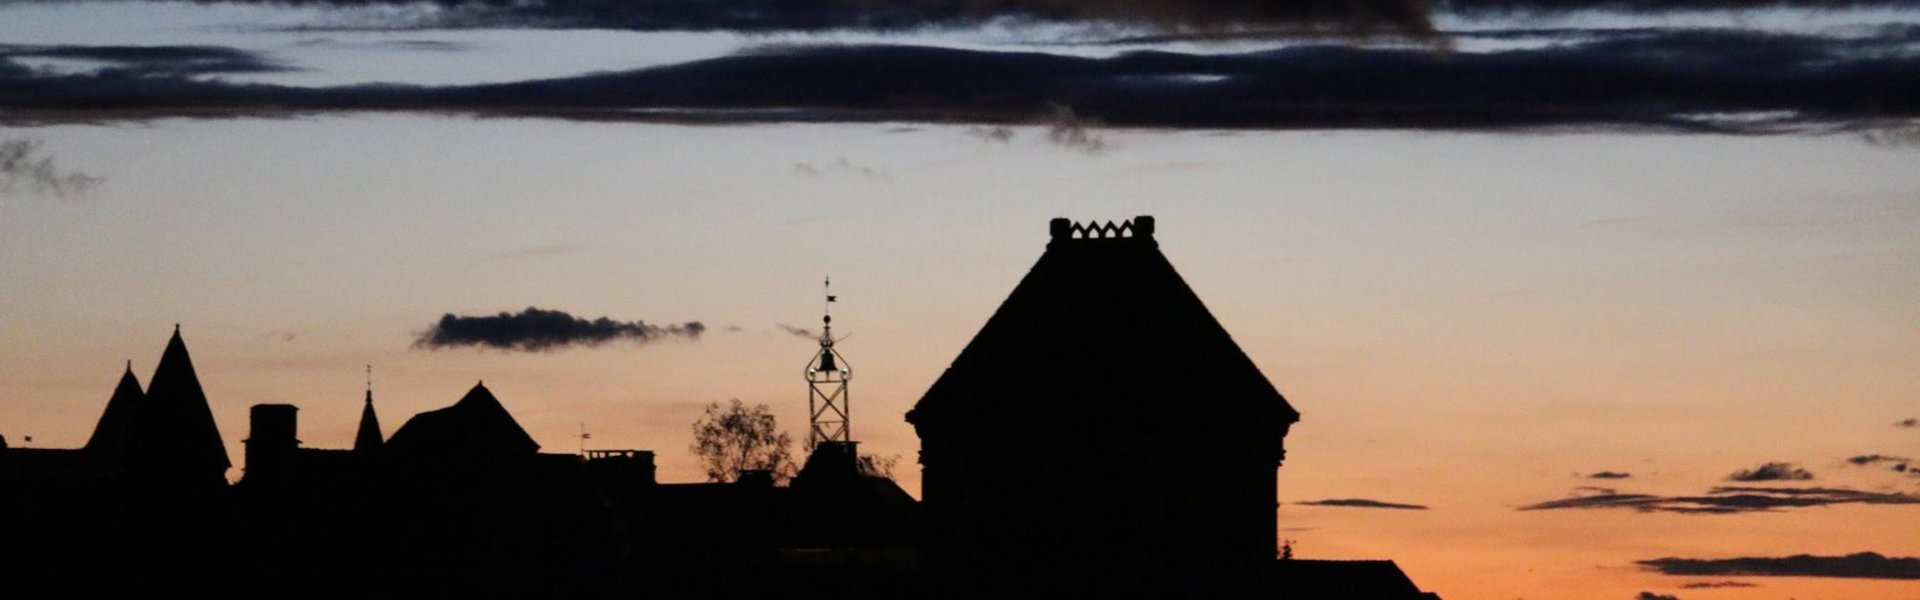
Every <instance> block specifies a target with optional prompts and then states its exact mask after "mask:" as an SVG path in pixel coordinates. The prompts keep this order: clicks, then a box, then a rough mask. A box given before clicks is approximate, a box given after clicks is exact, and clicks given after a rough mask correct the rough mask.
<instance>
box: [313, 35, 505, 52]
mask: <svg viewBox="0 0 1920 600" xmlns="http://www.w3.org/2000/svg"><path fill="white" fill-rule="evenodd" d="M293 45H294V46H299V47H305V48H313V47H323V48H343V49H357V50H406V51H415V52H463V51H466V50H470V49H472V48H473V46H472V45H470V44H465V43H461V42H450V41H446V40H367V41H346V40H338V39H334V38H324V37H323V38H308V39H304V40H300V41H297V42H294V43H293Z"/></svg>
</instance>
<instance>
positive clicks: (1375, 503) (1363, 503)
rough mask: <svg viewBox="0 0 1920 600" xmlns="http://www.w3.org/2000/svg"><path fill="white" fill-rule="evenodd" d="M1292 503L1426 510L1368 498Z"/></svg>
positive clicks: (1421, 507) (1298, 503)
mask: <svg viewBox="0 0 1920 600" xmlns="http://www.w3.org/2000/svg"><path fill="white" fill-rule="evenodd" d="M1294 504H1297V505H1301V506H1339V507H1345V508H1385V509H1392V510H1427V507H1426V506H1423V505H1419V504H1404V503H1400V502H1386V501H1382V500H1370V499H1367V498H1333V499H1328V500H1310V501H1306V502H1295V503H1294Z"/></svg>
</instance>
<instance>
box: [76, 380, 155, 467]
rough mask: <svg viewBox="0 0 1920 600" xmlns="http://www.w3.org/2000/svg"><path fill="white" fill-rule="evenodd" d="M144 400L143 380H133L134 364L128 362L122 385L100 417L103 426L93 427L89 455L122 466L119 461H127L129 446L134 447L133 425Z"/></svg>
mask: <svg viewBox="0 0 1920 600" xmlns="http://www.w3.org/2000/svg"><path fill="white" fill-rule="evenodd" d="M145 397H146V392H142V391H140V379H139V378H136V377H134V376H133V361H127V370H126V372H125V373H122V374H121V375H120V384H119V385H117V386H114V388H113V397H112V398H109V399H107V409H106V411H104V412H101V413H100V422H99V424H97V425H94V427H93V437H90V438H87V445H86V447H85V449H86V451H87V452H90V453H93V454H94V456H96V457H98V458H101V459H104V460H106V461H108V462H109V463H110V464H112V465H114V466H119V462H120V460H122V459H124V458H125V457H126V451H127V446H128V445H129V444H131V443H133V439H132V438H133V428H134V423H135V421H136V420H137V419H138V417H137V413H138V411H139V410H140V403H141V400H142V399H143V398H145Z"/></svg>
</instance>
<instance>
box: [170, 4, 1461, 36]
mask: <svg viewBox="0 0 1920 600" xmlns="http://www.w3.org/2000/svg"><path fill="white" fill-rule="evenodd" d="M198 1H202V2H210V1H215V0H198ZM219 1H225V2H248V3H271V4H290V5H295V6H330V7H349V8H351V7H363V6H382V5H384V6H403V5H404V6H414V7H418V6H421V5H428V6H435V7H438V8H442V9H444V10H437V11H413V12H410V13H407V14H406V15H405V17H406V18H403V19H400V20H398V21H397V22H395V23H392V24H390V25H391V26H394V27H399V28H409V29H411V28H429V27H432V28H443V27H484V28H504V27H534V28H592V29H627V30H639V31H744V32H775V31H826V30H846V29H855V30H880V31H899V30H910V29H923V28H955V27H972V26H978V25H982V24H986V23H987V22H989V21H998V22H1014V23H1088V24H1100V25H1122V26H1138V27H1151V28H1156V29H1167V30H1182V29H1196V28H1198V29H1214V28H1231V27H1262V26H1268V27H1270V26H1288V27H1301V28H1311V29H1325V30H1333V31H1364V32H1393V33H1409V34H1418V33H1424V32H1427V31H1430V30H1431V29H1432V24H1431V20H1430V19H1429V15H1428V13H1427V5H1426V3H1425V2H1421V1H1416V0H1289V1H1285V2H1275V1H1270V0H887V1H884V2H876V1H874V0H724V1H716V0H424V1H422V0H408V1H407V2H399V1H383V0H219ZM371 25H372V26H374V27H379V26H380V24H371Z"/></svg>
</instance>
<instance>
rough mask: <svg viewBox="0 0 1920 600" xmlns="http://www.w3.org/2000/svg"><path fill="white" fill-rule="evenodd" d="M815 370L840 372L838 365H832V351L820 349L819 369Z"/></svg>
mask: <svg viewBox="0 0 1920 600" xmlns="http://www.w3.org/2000/svg"><path fill="white" fill-rule="evenodd" d="M816 370H819V371H838V370H840V366H839V365H836V364H833V351H832V350H828V349H826V348H821V349H820V368H819V369H816Z"/></svg>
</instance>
